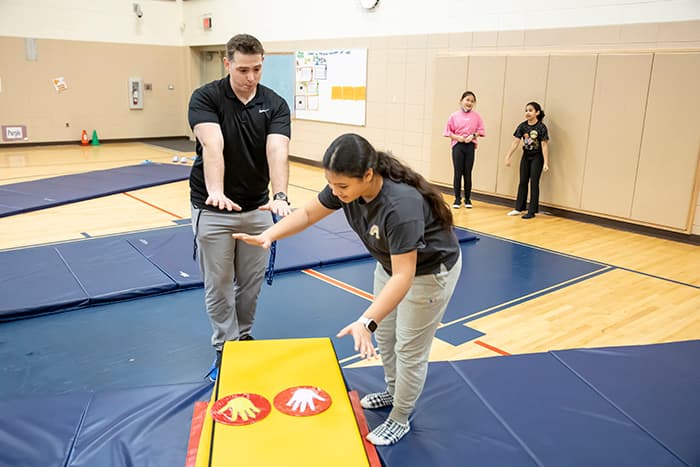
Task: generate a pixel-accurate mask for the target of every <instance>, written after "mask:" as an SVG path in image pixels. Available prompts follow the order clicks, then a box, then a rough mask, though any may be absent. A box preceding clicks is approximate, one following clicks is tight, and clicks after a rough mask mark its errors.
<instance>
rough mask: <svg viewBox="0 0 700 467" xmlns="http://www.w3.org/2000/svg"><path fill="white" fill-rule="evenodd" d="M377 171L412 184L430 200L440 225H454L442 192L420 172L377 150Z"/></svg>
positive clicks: (391, 178) (429, 202)
mask: <svg viewBox="0 0 700 467" xmlns="http://www.w3.org/2000/svg"><path fill="white" fill-rule="evenodd" d="M376 170H377V173H379V175H381V176H382V177H384V178H388V179H389V180H391V181H393V182H397V183H406V184H407V185H411V186H412V187H414V188H415V189H416V190H418V192H419V193H420V194H421V195H423V198H425V199H426V201H428V205H429V206H430V210H431V211H432V212H433V215H434V216H435V217H436V218H437V220H438V222H439V223H440V225H442V227H443V228H445V229H446V230H447V229H449V228H451V227H452V225H453V221H452V211H450V210H449V209H448V208H447V205H446V204H445V201H444V200H443V198H442V194H440V192H439V191H438V190H437V189H436V188H435V187H434V186H433V185H431V184H430V183H428V181H427V180H426V179H425V178H424V177H423V176H422V175H421V174H419V173H418V172H416V171H414V170H413V169H411V168H410V167H408V166H406V165H403V164H402V163H401V162H400V161H399V160H398V159H396V158H395V157H394V156H392V155H391V154H389V153H386V152H382V151H378V152H377V168H376Z"/></svg>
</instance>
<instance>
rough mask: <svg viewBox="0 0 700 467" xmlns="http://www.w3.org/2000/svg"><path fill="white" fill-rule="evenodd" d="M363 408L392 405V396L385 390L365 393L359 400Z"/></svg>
mask: <svg viewBox="0 0 700 467" xmlns="http://www.w3.org/2000/svg"><path fill="white" fill-rule="evenodd" d="M360 405H361V406H362V408H363V409H380V408H382V407H387V406H389V405H394V397H393V396H392V395H391V394H389V393H388V392H387V391H384V392H373V393H371V394H367V395H366V396H365V397H363V398H362V399H361V400H360Z"/></svg>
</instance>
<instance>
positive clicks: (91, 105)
mask: <svg viewBox="0 0 700 467" xmlns="http://www.w3.org/2000/svg"><path fill="white" fill-rule="evenodd" d="M36 49H37V59H36V61H31V60H27V59H26V58H25V41H24V39H22V38H17V37H0V50H2V60H0V79H1V80H2V91H1V92H0V122H1V123H2V125H26V126H27V133H28V136H29V141H28V142H31V143H38V142H63V141H79V140H80V135H81V131H82V130H83V129H85V130H86V131H87V132H88V133H89V135H90V136H92V131H93V130H97V134H98V136H99V138H101V139H131V138H149V137H160V136H181V135H184V134H186V133H185V131H186V128H187V126H186V111H185V107H186V105H187V99H188V98H189V94H190V92H191V90H190V79H188V77H189V76H190V75H191V73H189V72H188V67H189V66H191V63H192V62H191V61H190V60H186V58H187V54H188V49H187V48H185V47H173V46H156V45H134V44H113V43H105V42H83V41H66V40H52V39H36ZM57 77H63V78H65V81H66V84H67V86H68V88H67V90H66V91H63V92H57V91H56V90H55V89H54V87H53V84H52V82H51V80H52V79H54V78H57ZM130 77H139V78H142V79H143V82H144V84H145V83H150V84H151V85H152V90H150V91H144V108H143V110H130V109H129V89H128V80H129V78H130ZM170 87H172V89H170ZM66 123H68V124H69V126H68V127H67V126H66Z"/></svg>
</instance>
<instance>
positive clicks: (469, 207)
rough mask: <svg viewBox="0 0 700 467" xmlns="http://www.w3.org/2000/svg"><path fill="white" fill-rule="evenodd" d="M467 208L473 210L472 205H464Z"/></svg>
mask: <svg viewBox="0 0 700 467" xmlns="http://www.w3.org/2000/svg"><path fill="white" fill-rule="evenodd" d="M464 207H465V208H467V209H471V208H472V203H467V204H465V205H464Z"/></svg>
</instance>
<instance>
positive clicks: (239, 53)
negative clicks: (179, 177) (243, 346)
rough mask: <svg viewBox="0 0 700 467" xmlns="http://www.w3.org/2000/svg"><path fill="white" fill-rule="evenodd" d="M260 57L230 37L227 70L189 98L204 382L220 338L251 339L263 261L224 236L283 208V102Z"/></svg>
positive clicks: (255, 226)
mask: <svg viewBox="0 0 700 467" xmlns="http://www.w3.org/2000/svg"><path fill="white" fill-rule="evenodd" d="M263 56H264V50H263V47H262V44H261V43H260V41H258V40H257V39H256V38H255V37H253V36H250V35H248V34H239V35H236V36H234V37H232V38H231V40H229V41H228V43H227V44H226V57H225V58H224V66H225V67H226V70H227V72H228V76H226V77H225V78H223V79H221V80H218V81H213V82H211V83H209V84H205V85H204V86H202V87H200V88H199V89H197V90H195V91H194V93H193V94H192V98H191V99H190V105H189V122H190V126H191V127H192V130H193V131H194V134H195V136H196V138H197V143H196V151H197V159H196V161H195V163H194V165H193V166H192V172H191V174H190V201H191V203H192V230H193V231H194V237H195V245H194V247H195V254H197V253H198V255H199V266H200V269H201V271H202V277H203V279H204V289H205V302H206V308H207V314H208V315H209V321H210V323H211V327H212V330H213V333H212V338H211V343H212V346H214V349H215V350H216V354H217V358H216V360H215V361H214V364H213V365H212V368H211V369H210V371H209V373H208V374H207V377H208V378H209V380H211V381H215V380H216V378H217V376H218V373H219V365H220V362H221V350H222V348H223V345H224V342H226V341H231V340H234V341H235V340H248V339H252V337H251V334H250V333H251V328H252V327H253V320H254V318H255V309H256V305H257V300H258V295H259V294H260V288H261V286H262V281H263V278H264V274H265V267H266V264H267V251H266V250H264V249H262V248H257V247H255V246H251V245H246V244H245V243H244V242H242V241H237V240H234V239H233V238H232V236H231V235H232V234H233V233H235V232H255V233H260V232H262V231H263V230H265V229H266V228H267V227H269V226H270V225H271V224H272V216H271V215H270V212H268V211H272V213H274V214H277V215H280V216H286V215H287V214H289V212H290V209H289V203H288V200H287V195H286V191H287V183H288V179H289V165H288V161H287V156H288V151H289V138H290V126H291V122H290V114H289V107H288V106H287V104H286V102H285V101H284V99H282V98H281V97H280V96H278V95H277V94H276V93H275V92H274V91H272V90H271V89H269V88H267V87H265V86H263V85H261V84H259V82H260V77H261V75H262V67H263ZM269 184H271V185H272V193H274V195H273V197H272V200H270V196H269V193H270V192H269V191H268V185H269Z"/></svg>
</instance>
